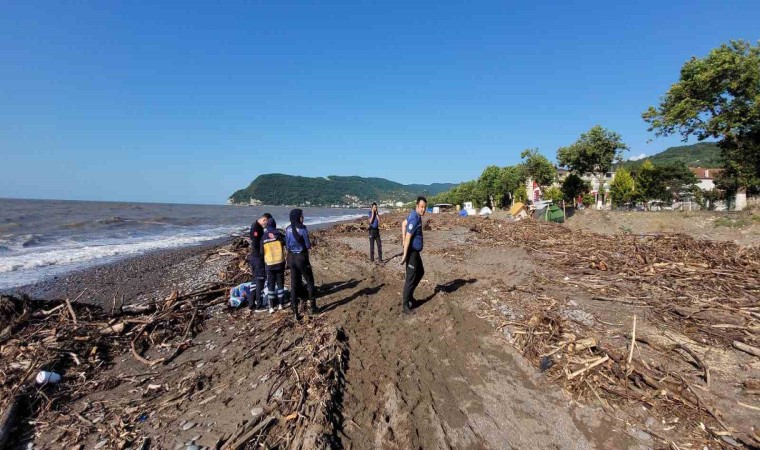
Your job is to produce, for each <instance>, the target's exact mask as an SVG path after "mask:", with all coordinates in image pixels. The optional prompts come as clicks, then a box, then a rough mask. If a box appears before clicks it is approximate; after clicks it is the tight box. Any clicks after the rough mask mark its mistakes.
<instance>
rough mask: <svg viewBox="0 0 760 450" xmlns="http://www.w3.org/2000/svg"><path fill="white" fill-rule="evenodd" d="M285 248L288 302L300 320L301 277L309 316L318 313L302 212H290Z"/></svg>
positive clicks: (308, 243) (309, 246)
mask: <svg viewBox="0 0 760 450" xmlns="http://www.w3.org/2000/svg"><path fill="white" fill-rule="evenodd" d="M285 246H286V247H287V249H288V265H289V266H290V302H291V304H292V306H293V314H294V315H295V318H296V320H300V319H301V315H300V314H299V312H298V288H299V286H300V285H301V278H302V277H303V278H304V279H305V280H306V289H307V291H308V293H309V314H316V313H317V312H319V310H318V309H317V303H316V299H315V298H314V273H313V272H312V270H311V262H310V261H309V249H310V248H311V241H310V240H309V230H307V229H306V225H304V224H303V211H302V210H300V209H294V210H292V211H290V226H288V227H287V228H286V229H285Z"/></svg>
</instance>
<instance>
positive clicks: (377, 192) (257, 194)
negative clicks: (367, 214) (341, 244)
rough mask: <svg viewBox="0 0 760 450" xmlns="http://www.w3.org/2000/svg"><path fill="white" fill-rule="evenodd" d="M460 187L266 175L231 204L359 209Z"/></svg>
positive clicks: (239, 194)
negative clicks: (337, 206) (344, 206)
mask: <svg viewBox="0 0 760 450" xmlns="http://www.w3.org/2000/svg"><path fill="white" fill-rule="evenodd" d="M454 186H456V185H455V184H451V183H434V184H432V185H420V184H413V185H403V184H401V183H396V182H394V181H390V180H386V179H384V178H364V177H356V176H349V177H346V176H336V175H331V176H329V177H326V178H312V177H299V176H293V175H285V174H278V173H273V174H265V175H260V176H258V177H256V179H255V180H253V181H252V182H251V184H250V185H249V186H248V187H247V188H245V189H240V190H238V191H236V192H235V193H234V194H232V195H231V196H230V202H231V203H235V204H248V203H249V202H250V201H251V199H253V200H254V201H255V202H260V203H262V204H265V205H312V206H330V205H357V204H366V203H369V202H372V201H376V202H378V203H395V202H397V201H402V202H408V201H411V200H413V199H415V198H416V197H417V196H418V195H435V194H437V193H439V192H444V191H446V190H448V189H451V188H452V187H454Z"/></svg>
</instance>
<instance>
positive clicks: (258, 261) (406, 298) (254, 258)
mask: <svg viewBox="0 0 760 450" xmlns="http://www.w3.org/2000/svg"><path fill="white" fill-rule="evenodd" d="M426 211H427V199H425V197H418V198H417V202H416V204H415V208H414V209H413V210H412V211H411V212H410V213H409V216H408V217H407V218H406V219H405V220H404V221H403V223H402V225H401V227H402V240H401V242H402V243H403V253H402V256H401V264H402V265H405V266H406V268H405V271H406V280H405V282H404V293H403V297H402V301H401V304H402V311H403V313H404V314H411V313H412V312H413V308H414V307H415V304H416V300H415V299H414V291H415V289H417V286H418V285H419V284H420V281H421V280H422V277H423V275H424V274H425V268H424V267H423V265H422V256H421V255H420V253H421V252H422V248H423V235H422V217H423V216H424V215H425V212H426ZM303 221H304V217H303V210H301V209H293V210H292V211H290V225H288V227H287V228H285V230H284V231H280V230H279V229H278V228H277V223H276V222H275V220H274V218H273V217H272V215H271V214H269V213H266V214H264V215H262V216H261V217H260V218H258V219H257V220H256V221H255V222H254V223H253V224H252V225H251V232H250V237H251V253H250V254H249V257H248V261H249V263H250V266H251V274H252V280H251V282H250V283H243V284H241V285H240V286H237V287H235V288H233V289H232V290H231V291H230V296H231V299H237V301H238V303H243V302H247V303H248V305H249V307H250V308H251V309H252V310H259V311H264V310H266V309H269V312H270V313H273V312H274V311H275V308H278V309H280V310H282V309H283V304H284V303H285V287H284V284H285V282H284V281H285V268H286V262H287V267H289V268H290V304H291V306H292V308H293V314H294V315H295V318H296V320H300V319H301V315H300V312H299V304H298V303H299V301H298V295H299V293H301V292H303V289H302V285H301V282H302V279H303V280H305V281H306V289H307V292H308V299H309V303H308V306H309V313H310V314H316V313H317V312H318V308H317V304H316V298H315V291H314V273H313V271H312V268H311V262H310V261H309V249H311V242H310V241H309V231H308V230H307V228H306V225H304V223H303ZM369 245H370V247H369V249H370V250H369V257H370V261H372V262H374V261H375V245H376V246H377V256H378V262H379V263H382V262H383V247H382V241H381V239H380V213H379V212H378V209H377V203H372V208H371V210H370V212H369ZM265 286H266V295H264V287H265Z"/></svg>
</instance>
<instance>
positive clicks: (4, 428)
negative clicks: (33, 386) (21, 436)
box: [0, 394, 25, 449]
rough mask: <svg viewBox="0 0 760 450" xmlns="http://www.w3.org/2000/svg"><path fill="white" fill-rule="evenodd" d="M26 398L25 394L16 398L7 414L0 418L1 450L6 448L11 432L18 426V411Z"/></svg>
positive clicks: (6, 411)
mask: <svg viewBox="0 0 760 450" xmlns="http://www.w3.org/2000/svg"><path fill="white" fill-rule="evenodd" d="M24 396H25V394H19V395H16V396H14V397H13V398H12V399H11V401H10V403H9V404H8V408H7V409H6V410H5V413H3V415H2V418H0V449H1V448H5V444H6V443H7V442H8V438H9V437H10V435H11V430H13V427H14V426H15V424H16V419H17V417H16V416H17V415H18V410H19V407H20V405H21V403H22V400H23V397H24Z"/></svg>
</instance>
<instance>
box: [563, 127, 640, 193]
mask: <svg viewBox="0 0 760 450" xmlns="http://www.w3.org/2000/svg"><path fill="white" fill-rule="evenodd" d="M626 149H628V146H627V145H625V144H624V143H623V140H622V137H621V136H620V135H619V134H618V133H615V132H614V131H609V130H606V129H604V128H602V127H601V126H600V125H595V126H594V127H593V128H591V129H590V130H589V131H587V132H586V133H583V134H581V136H580V138H578V140H577V141H575V143H574V144H572V145H570V146H567V147H560V148H559V149H558V150H557V161H558V162H559V164H560V165H562V166H566V167H569V168H570V170H572V171H573V172H575V173H577V174H580V175H582V174H584V173H590V174H593V175H594V177H596V179H597V181H598V182H599V188H598V191H599V192H600V193H601V192H602V190H603V189H604V175H605V174H606V173H607V172H609V171H610V170H611V169H612V165H613V164H615V163H616V162H618V161H620V159H621V157H622V154H623V150H626Z"/></svg>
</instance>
